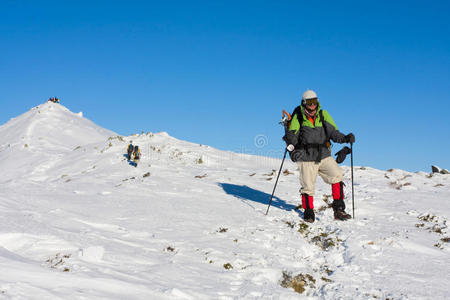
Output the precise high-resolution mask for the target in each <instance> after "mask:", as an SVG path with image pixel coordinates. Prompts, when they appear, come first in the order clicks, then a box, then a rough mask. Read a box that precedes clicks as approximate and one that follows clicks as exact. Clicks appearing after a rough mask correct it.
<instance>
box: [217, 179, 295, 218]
mask: <svg viewBox="0 0 450 300" xmlns="http://www.w3.org/2000/svg"><path fill="white" fill-rule="evenodd" d="M219 186H220V187H221V188H222V189H223V190H224V191H225V193H227V194H228V195H232V196H234V197H236V198H238V199H242V200H251V201H254V202H258V203H261V204H265V205H269V201H270V196H271V195H270V194H267V193H264V192H261V191H258V190H255V189H252V188H251V187H248V186H246V185H237V184H230V183H219ZM270 206H271V207H276V208H280V209H284V210H287V211H289V210H293V209H295V205H292V204H288V203H286V202H285V201H283V200H281V199H280V198H278V197H277V196H273V199H272V203H271V204H270Z"/></svg>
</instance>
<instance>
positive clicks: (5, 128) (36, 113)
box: [0, 102, 115, 182]
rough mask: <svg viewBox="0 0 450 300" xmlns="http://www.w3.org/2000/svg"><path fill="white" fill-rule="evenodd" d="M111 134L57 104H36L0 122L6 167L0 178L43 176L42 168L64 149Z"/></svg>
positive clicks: (1, 151)
mask: <svg viewBox="0 0 450 300" xmlns="http://www.w3.org/2000/svg"><path fill="white" fill-rule="evenodd" d="M112 135H115V133H113V132H112V131H110V130H106V129H104V128H102V127H100V126H98V125H96V124H94V123H93V122H91V121H90V120H88V119H86V118H83V117H82V113H78V114H74V113H72V112H71V111H69V110H68V109H67V108H66V107H64V106H62V105H60V104H57V103H53V102H47V103H44V104H42V105H39V106H36V107H34V108H32V109H30V110H29V111H28V112H26V113H24V114H22V115H20V116H19V117H16V118H13V119H11V120H10V121H9V122H7V123H6V124H4V125H2V126H0V160H1V161H2V167H3V170H4V171H6V170H7V171H8V172H4V173H5V174H4V176H2V178H1V179H0V182H1V181H5V180H12V179H17V176H18V175H19V174H20V175H25V174H26V175H30V174H31V175H35V176H34V178H35V179H37V178H42V179H45V178H46V176H45V171H46V170H47V169H48V168H49V167H50V166H52V165H54V164H55V163H56V162H57V161H59V159H60V158H61V157H63V156H64V155H65V154H66V153H67V152H70V151H72V150H73V149H74V148H75V147H79V146H82V145H87V144H92V143H97V142H103V141H105V140H106V139H107V138H108V137H110V136H112ZM11 171H13V172H11Z"/></svg>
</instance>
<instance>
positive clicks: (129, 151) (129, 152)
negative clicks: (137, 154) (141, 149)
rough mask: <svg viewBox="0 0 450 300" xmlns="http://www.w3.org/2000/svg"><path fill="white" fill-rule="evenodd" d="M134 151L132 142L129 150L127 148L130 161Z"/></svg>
mask: <svg viewBox="0 0 450 300" xmlns="http://www.w3.org/2000/svg"><path fill="white" fill-rule="evenodd" d="M133 151H134V146H133V144H132V141H130V144H129V145H128V148H127V158H128V160H131V155H132V154H133Z"/></svg>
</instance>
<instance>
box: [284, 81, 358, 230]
mask: <svg viewBox="0 0 450 300" xmlns="http://www.w3.org/2000/svg"><path fill="white" fill-rule="evenodd" d="M283 139H284V140H285V141H286V144H287V149H288V151H289V154H290V156H291V159H292V160H293V161H294V162H297V165H298V169H299V171H300V184H301V189H300V192H301V194H302V206H303V208H304V210H305V211H304V219H305V221H307V222H310V223H312V222H314V220H315V215H314V204H313V197H314V191H315V183H316V178H317V174H319V175H320V176H321V177H322V179H323V180H324V181H325V182H326V183H328V184H331V190H332V194H333V204H332V207H333V210H334V218H335V219H337V220H348V219H350V218H351V216H350V215H349V214H347V213H346V212H345V203H344V183H343V182H342V180H343V179H344V174H343V172H342V170H341V169H340V168H339V166H338V165H337V163H336V161H335V160H334V159H333V158H332V157H331V151H330V149H329V140H330V139H331V140H332V141H334V142H336V143H341V144H342V143H354V142H355V136H354V135H353V133H350V134H348V135H344V134H342V133H341V132H339V131H338V129H337V126H336V124H335V123H334V121H333V119H332V118H331V116H330V115H329V114H328V112H327V111H326V110H322V108H321V106H320V103H319V99H318V98H317V95H316V93H315V92H314V91H311V90H307V91H306V92H304V93H303V97H302V102H301V105H300V106H298V107H297V108H296V109H295V110H294V112H293V113H292V119H291V123H290V125H289V129H288V130H287V131H286V134H285V136H284V137H283Z"/></svg>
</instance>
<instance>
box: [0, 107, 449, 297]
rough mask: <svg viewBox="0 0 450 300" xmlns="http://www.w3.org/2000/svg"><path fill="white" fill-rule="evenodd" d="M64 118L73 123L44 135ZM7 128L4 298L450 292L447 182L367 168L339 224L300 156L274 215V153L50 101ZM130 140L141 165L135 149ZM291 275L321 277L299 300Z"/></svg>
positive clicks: (2, 208)
mask: <svg viewBox="0 0 450 300" xmlns="http://www.w3.org/2000/svg"><path fill="white" fill-rule="evenodd" d="M38 111H41V113H38ZM61 120H64V122H65V123H67V124H71V126H73V128H72V130H70V131H67V130H62V131H61V132H59V133H58V132H53V131H52V132H51V133H50V132H48V128H64V126H63V124H61V122H62V121H61ZM80 122H81V123H80ZM49 135H51V136H49ZM73 136H76V138H75V139H74V137H73ZM89 136H90V138H89V139H88V140H87V141H86V143H80V141H81V140H83V138H84V137H89ZM0 137H2V138H1V140H0V145H2V147H1V148H0V161H1V164H2V166H1V167H2V170H6V171H5V172H4V173H6V174H5V176H4V177H3V178H2V179H1V180H0V187H1V188H0V212H1V214H2V218H1V226H0V228H1V229H0V269H1V270H2V272H1V274H0V298H3V297H4V298H5V299H298V298H299V297H307V298H310V299H448V298H450V292H449V291H448V288H447V281H448V279H449V278H450V272H449V268H448V266H449V265H450V259H449V258H450V256H449V255H450V254H449V247H448V240H447V242H445V238H447V239H448V229H447V222H448V218H449V208H450V205H449V203H448V201H445V200H448V199H449V195H450V182H449V177H450V176H449V175H441V174H434V175H433V176H430V175H429V174H427V173H424V172H418V173H408V172H405V171H402V170H389V171H381V170H376V169H372V168H369V167H359V166H358V167H355V169H354V179H355V180H354V188H355V201H356V207H355V209H356V210H355V213H356V219H354V220H353V219H352V220H350V221H347V222H338V221H335V220H334V219H333V212H332V209H331V208H330V207H328V204H329V203H330V201H331V197H330V195H331V187H330V186H329V185H327V184H325V183H323V182H322V181H321V180H320V179H318V181H317V192H316V195H315V201H314V204H315V208H316V215H317V221H316V222H315V223H313V224H309V223H304V222H303V221H302V212H301V211H298V210H295V206H296V205H298V204H299V202H300V200H299V199H300V197H299V195H298V189H299V181H298V172H297V171H296V165H295V164H293V163H291V162H288V161H287V162H286V165H285V167H284V168H283V170H284V169H288V170H289V171H290V173H292V174H289V175H286V174H281V176H280V181H279V184H278V187H277V191H276V194H275V197H274V200H273V203H272V206H271V208H270V210H269V214H268V216H266V215H265V212H266V209H267V204H268V200H269V197H270V193H271V192H272V189H273V184H274V183H275V179H276V175H277V174H276V171H275V172H273V171H272V170H278V168H279V164H280V163H281V161H280V160H278V159H269V158H262V157H257V156H251V155H242V154H236V153H231V152H224V151H219V150H216V149H213V148H211V147H208V146H204V145H198V144H192V143H188V142H184V141H180V140H177V139H174V138H172V137H170V136H169V135H168V134H166V133H159V134H151V133H148V134H140V135H132V136H128V137H118V136H117V135H114V134H113V133H111V132H110V131H108V130H105V129H102V128H100V127H98V126H97V125H95V124H93V123H92V122H90V121H88V120H86V119H84V118H82V117H80V116H79V115H77V114H73V113H71V112H70V111H68V110H67V109H66V108H64V107H63V106H61V105H59V104H52V103H46V104H43V105H41V106H39V107H37V108H34V109H32V110H31V111H30V112H27V113H25V114H24V115H21V116H19V117H17V118H15V119H12V120H11V121H10V122H8V123H7V124H5V125H2V126H1V127H0ZM22 137H25V138H24V139H22ZM74 140H75V141H74ZM130 140H132V141H133V143H134V144H138V145H139V146H140V148H141V151H142V154H143V157H142V159H141V161H140V163H139V164H138V166H137V167H133V166H131V165H130V163H129V162H128V161H127V160H126V158H125V157H124V154H125V150H126V146H127V144H128V142H129V141H130ZM55 141H56V142H57V143H58V144H59V145H67V146H66V147H65V148H64V147H59V148H56V149H55V148H54V147H53V144H54V143H55ZM25 143H26V144H27V147H24V146H23V144H25ZM14 162H17V163H16V164H15V163H14ZM343 168H344V171H345V184H346V189H345V191H346V204H347V210H348V211H351V209H352V205H351V182H350V168H349V167H345V166H344V167H343ZM145 174H147V175H146V176H145V177H144V175H145ZM325 198H327V199H325ZM323 199H325V200H323ZM326 201H328V202H327V203H326ZM283 272H284V273H285V274H292V276H295V275H297V274H309V275H310V276H311V278H313V279H314V280H315V282H314V283H313V284H312V286H307V287H305V291H304V292H303V294H302V295H299V294H298V293H296V292H295V291H294V290H293V289H291V288H284V287H282V286H281V281H282V278H283ZM424 286H426V288H424Z"/></svg>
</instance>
